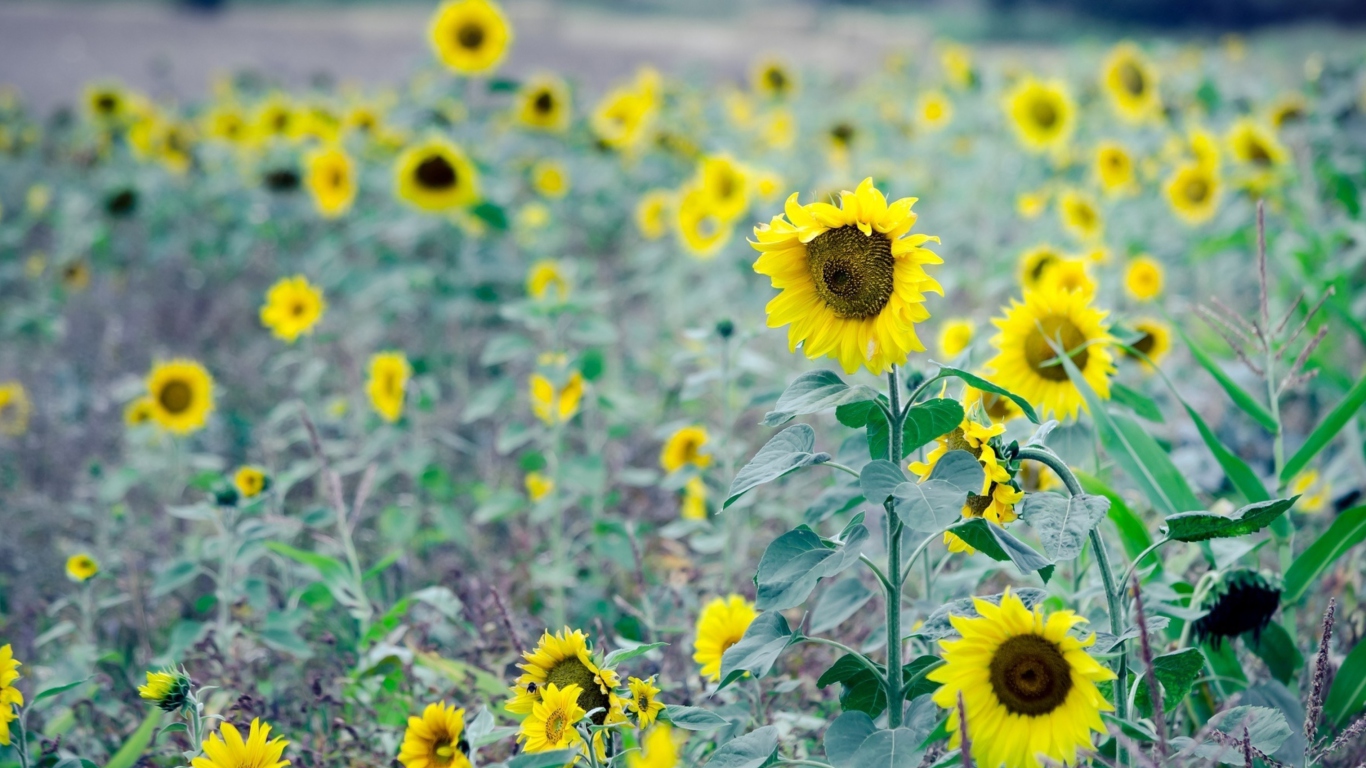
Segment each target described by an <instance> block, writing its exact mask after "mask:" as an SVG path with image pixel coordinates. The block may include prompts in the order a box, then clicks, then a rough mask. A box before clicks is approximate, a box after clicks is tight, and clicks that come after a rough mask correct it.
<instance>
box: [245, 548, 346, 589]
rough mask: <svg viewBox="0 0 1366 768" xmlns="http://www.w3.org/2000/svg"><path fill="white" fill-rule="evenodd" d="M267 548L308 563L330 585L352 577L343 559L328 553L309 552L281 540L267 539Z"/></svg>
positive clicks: (305, 563) (303, 563)
mask: <svg viewBox="0 0 1366 768" xmlns="http://www.w3.org/2000/svg"><path fill="white" fill-rule="evenodd" d="M266 549H268V550H270V551H271V552H274V553H275V554H277V555H284V556H285V557H287V558H289V559H290V560H293V561H294V562H296V563H299V564H300V565H306V566H308V567H310V568H312V569H313V570H315V571H317V572H318V575H319V576H321V577H322V580H323V581H324V582H325V583H327V584H328V585H329V586H330V585H333V584H342V583H344V582H346V580H347V579H349V578H350V576H349V575H348V574H347V569H346V566H345V565H343V564H342V563H341V561H339V560H336V559H335V558H331V557H328V556H327V555H320V554H318V553H316V552H308V551H306V550H302V549H298V548H296V547H291V546H290V545H288V544H285V543H283V542H279V541H267V542H266Z"/></svg>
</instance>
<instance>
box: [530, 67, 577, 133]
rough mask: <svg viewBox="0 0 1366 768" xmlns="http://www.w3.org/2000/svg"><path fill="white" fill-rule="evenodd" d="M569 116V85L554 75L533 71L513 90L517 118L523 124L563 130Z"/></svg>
mask: <svg viewBox="0 0 1366 768" xmlns="http://www.w3.org/2000/svg"><path fill="white" fill-rule="evenodd" d="M573 116H574V109H573V102H571V101H570V96H569V85H568V84H567V83H565V81H564V79H563V78H561V77H559V76H558V75H553V74H539V75H534V76H532V77H530V78H528V79H527V81H526V82H524V83H523V84H522V87H521V88H519V89H518V90H517V122H519V123H521V124H522V125H523V126H525V127H527V128H531V129H533V130H538V131H549V132H551V133H563V132H564V131H566V130H568V129H569V123H570V121H571V120H572V119H573Z"/></svg>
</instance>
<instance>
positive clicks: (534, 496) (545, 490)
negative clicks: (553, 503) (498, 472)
mask: <svg viewBox="0 0 1366 768" xmlns="http://www.w3.org/2000/svg"><path fill="white" fill-rule="evenodd" d="M523 483H524V485H525V486H526V495H527V496H528V497H529V498H530V499H531V500H532V502H537V501H540V500H541V499H544V498H545V497H546V496H549V495H550V493H551V492H552V491H554V490H555V481H554V479H552V478H550V477H547V476H546V475H543V474H541V473H540V472H528V473H526V478H525V479H524V480H523Z"/></svg>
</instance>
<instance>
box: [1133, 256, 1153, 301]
mask: <svg viewBox="0 0 1366 768" xmlns="http://www.w3.org/2000/svg"><path fill="white" fill-rule="evenodd" d="M1124 290H1125V291H1127V292H1128V293H1129V296H1131V297H1133V299H1134V300H1135V301H1152V300H1153V299H1155V298H1157V297H1158V296H1160V295H1162V263H1161V262H1159V261H1158V260H1157V259H1154V258H1153V257H1151V256H1146V255H1145V256H1138V257H1135V258H1134V259H1133V260H1132V261H1130V262H1129V266H1128V268H1127V269H1125V270H1124Z"/></svg>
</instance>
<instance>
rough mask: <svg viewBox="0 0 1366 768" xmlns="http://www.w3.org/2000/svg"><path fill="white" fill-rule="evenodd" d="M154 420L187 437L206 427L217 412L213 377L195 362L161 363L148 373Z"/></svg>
mask: <svg viewBox="0 0 1366 768" xmlns="http://www.w3.org/2000/svg"><path fill="white" fill-rule="evenodd" d="M147 396H148V397H150V398H151V400H152V419H153V420H155V421H156V423H157V424H159V425H161V427H162V428H163V429H166V430H168V431H170V432H173V433H175V434H177V435H186V434H189V433H191V432H195V431H198V430H199V429H202V428H203V427H204V423H205V422H206V421H207V420H208V417H209V412H210V411H212V410H213V377H212V376H210V375H209V372H208V371H207V370H205V369H204V366H202V365H200V364H199V363H197V362H195V361H194V360H186V359H175V360H171V361H170V362H167V363H157V364H156V365H155V366H153V367H152V370H151V372H150V373H148V374H147Z"/></svg>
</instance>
